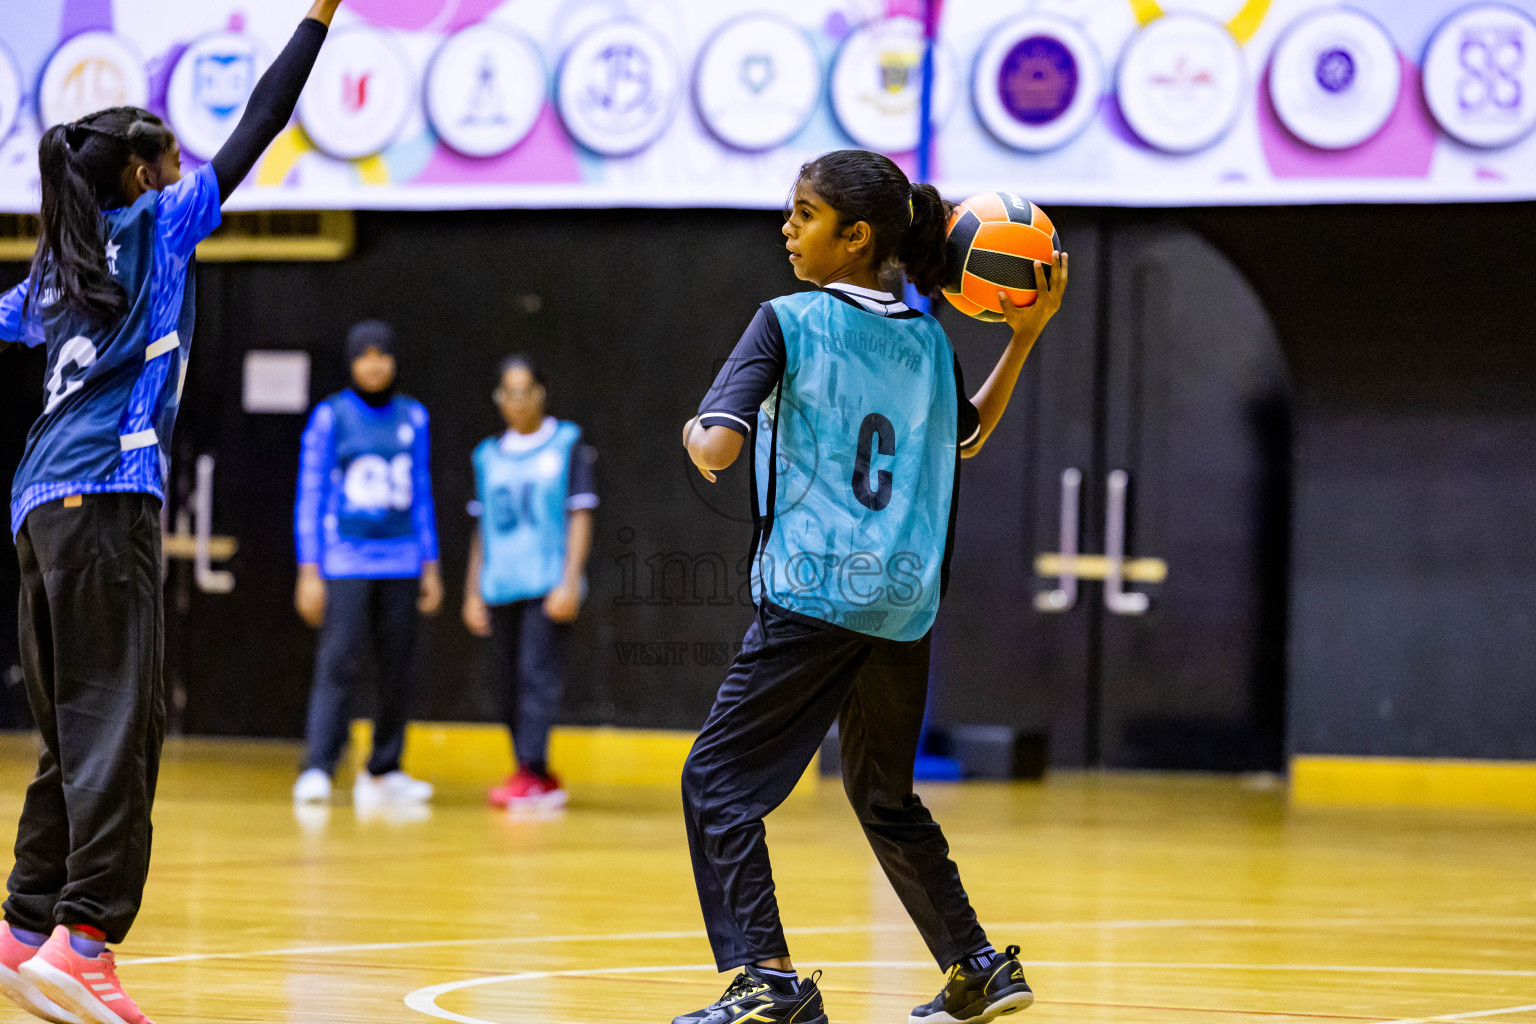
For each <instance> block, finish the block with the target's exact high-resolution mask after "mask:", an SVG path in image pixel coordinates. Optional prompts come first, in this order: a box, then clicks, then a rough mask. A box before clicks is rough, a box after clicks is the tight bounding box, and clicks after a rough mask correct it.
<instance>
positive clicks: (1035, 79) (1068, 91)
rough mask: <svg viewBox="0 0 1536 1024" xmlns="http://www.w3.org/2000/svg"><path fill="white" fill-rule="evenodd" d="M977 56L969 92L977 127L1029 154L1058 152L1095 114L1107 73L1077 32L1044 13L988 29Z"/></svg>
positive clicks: (1090, 44)
mask: <svg viewBox="0 0 1536 1024" xmlns="http://www.w3.org/2000/svg"><path fill="white" fill-rule="evenodd" d="M989 36H990V38H989V41H988V42H987V44H986V46H985V47H984V48H983V49H982V51H981V53H980V54H979V55H977V57H976V71H975V76H974V78H973V79H972V82H971V91H972V94H973V99H974V102H975V104H976V113H977V114H978V115H979V116H980V117H981V123H982V124H984V125H986V126H987V130H988V131H990V132H991V133H992V134H993V135H995V136H996V137H997V139H998V141H999V142H1002V143H1003V144H1004V145H1007V146H1012V147H1013V148H1014V149H1018V150H1023V151H1024V152H1026V153H1040V152H1044V151H1045V150H1049V149H1055V148H1056V147H1058V146H1061V145H1064V144H1065V143H1067V142H1068V141H1070V140H1071V139H1072V138H1073V137H1074V136H1076V135H1077V133H1078V132H1080V131H1082V130H1083V129H1084V128H1085V127H1086V126H1087V125H1088V122H1089V121H1092V120H1093V116H1094V114H1095V113H1097V112H1098V109H1099V97H1100V95H1101V94H1102V93H1103V91H1104V72H1103V69H1102V67H1101V66H1100V64H1099V57H1098V53H1097V52H1096V51H1095V50H1094V48H1093V43H1092V42H1090V41H1089V39H1088V36H1087V35H1086V34H1085V33H1084V32H1083V30H1082V29H1080V28H1078V27H1077V26H1076V25H1074V24H1072V23H1071V22H1069V21H1064V20H1062V19H1059V18H1052V17H1048V16H1031V17H1024V18H1018V19H1015V20H1013V21H1010V22H1007V23H1006V24H1003V25H1000V26H998V27H997V28H995V29H993V30H992V32H991V33H990V34H989Z"/></svg>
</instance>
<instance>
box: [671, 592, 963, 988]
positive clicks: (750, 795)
mask: <svg viewBox="0 0 1536 1024" xmlns="http://www.w3.org/2000/svg"><path fill="white" fill-rule="evenodd" d="M928 657H929V638H928V637H924V638H923V639H921V640H917V641H914V642H912V643H905V644H899V643H885V642H879V641H872V640H870V639H868V638H862V637H860V636H858V635H856V634H851V633H848V632H845V631H841V630H833V629H829V628H823V627H819V626H815V625H810V624H807V623H805V622H803V621H801V620H798V619H792V618H789V617H788V616H785V615H781V614H779V613H777V612H776V611H775V610H774V609H773V608H772V607H771V606H769V607H766V608H763V609H761V610H760V611H759V612H758V614H757V616H756V618H755V619H754V620H753V622H752V626H751V628H749V629H748V630H747V635H746V639H745V641H744V644H743V648H742V651H741V653H740V654H739V655H738V656H737V657H736V660H735V661H734V663H733V664H732V665H731V667H730V669H729V671H728V672H727V674H726V678H725V683H724V684H723V685H722V686H721V687H720V693H719V695H718V696H717V697H716V698H715V706H714V708H713V710H711V711H710V713H709V718H708V720H707V721H705V723H704V728H703V731H701V732H700V733H699V737H698V739H697V740H695V741H694V744H693V749H692V750H691V751H690V752H689V754H688V760H687V762H686V764H685V765H684V768H683V810H684V815H685V817H686V821H687V828H688V848H689V850H690V851H691V853H692V854H693V876H694V882H695V884H696V885H697V886H698V890H699V904H700V907H701V908H702V909H703V911H704V925H705V928H706V930H707V931H708V933H709V942H710V945H711V946H712V947H713V949H714V954H715V963H716V965H717V966H718V967H719V969H720V970H722V971H728V970H730V969H731V968H733V967H739V966H741V965H742V964H748V963H756V962H758V961H760V960H767V959H771V958H773V957H779V956H787V955H788V947H787V946H786V944H785V941H784V930H783V928H782V926H781V925H780V923H779V907H778V901H777V900H776V899H775V898H774V887H773V871H772V868H771V867H770V865H769V862H768V845H767V841H766V838H765V835H766V833H765V830H764V827H763V818H764V817H765V816H766V815H767V814H768V813H769V812H770V811H772V810H773V809H774V808H775V807H777V806H779V804H781V803H783V802H784V800H785V798H786V797H788V796H789V794H790V791H791V790H792V789H794V787H795V783H796V782H798V781H799V779H800V776H801V775H802V774H804V772H805V769H806V767H807V766H808V765H809V764H810V763H811V758H812V757H813V756H814V755H815V753H816V750H817V748H818V747H820V745H821V741H822V740H823V739H824V738H825V737H826V735H827V731H828V730H829V729H830V728H831V727H832V723H833V722H834V721H836V722H837V723H838V731H839V736H840V739H841V743H842V763H843V788H844V790H845V791H846V792H847V794H848V800H849V802H850V803H851V804H852V805H853V810H854V813H855V814H856V815H857V816H858V819H859V824H860V825H862V826H863V828H864V835H865V837H866V838H867V839H868V840H869V845H870V846H871V847H872V848H873V849H874V852H875V858H876V859H877V860H878V861H879V862H880V867H881V868H882V869H884V871H885V875H886V877H887V878H888V879H890V882H891V886H892V887H893V888H894V889H895V890H896V895H897V896H898V897H899V898H900V899H901V902H902V905H903V906H904V907H905V908H906V910H907V913H908V914H909V915H910V916H911V918H912V921H913V923H914V924H915V925H916V926H917V930H918V931H919V932H920V933H921V934H922V936H923V940H924V941H925V942H926V943H927V944H928V949H929V951H930V952H931V953H932V954H933V957H934V959H935V960H937V961H938V964H939V966H940V967H941V968H944V969H946V970H947V969H948V968H949V967H951V966H953V965H954V964H956V963H958V962H960V960H962V959H963V958H964V957H966V956H968V955H970V954H971V953H974V952H976V951H977V950H979V949H982V948H983V947H985V946H986V945H987V936H986V933H985V932H984V931H983V930H982V928H981V925H980V924H979V923H978V922H977V920H976V913H975V911H974V910H973V909H972V908H971V904H970V900H969V898H968V897H967V896H966V893H965V889H964V888H963V887H962V886H961V884H960V872H959V870H958V869H957V868H956V867H955V863H954V861H952V860H951V859H950V857H949V844H948V842H947V841H946V840H945V839H944V833H943V831H942V830H940V828H939V826H938V823H937V822H935V821H934V820H933V816H932V815H930V814H929V813H928V810H927V808H925V807H924V806H923V804H922V801H921V800H919V799H918V797H917V795H916V794H915V793H913V792H912V770H913V766H914V762H915V761H916V758H917V740H918V734H919V732H920V731H921V729H922V724H923V704H924V699H925V697H926V695H927V691H928Z"/></svg>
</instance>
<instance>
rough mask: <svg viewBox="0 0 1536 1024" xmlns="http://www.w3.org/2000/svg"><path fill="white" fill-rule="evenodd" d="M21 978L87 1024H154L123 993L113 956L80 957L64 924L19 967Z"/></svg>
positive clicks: (105, 953) (104, 953) (125, 993)
mask: <svg viewBox="0 0 1536 1024" xmlns="http://www.w3.org/2000/svg"><path fill="white" fill-rule="evenodd" d="M21 976H22V977H24V978H26V979H27V980H28V981H30V982H32V983H33V984H34V985H36V986H37V987H38V988H39V989H41V990H42V993H43V995H45V996H47V997H48V998H49V999H52V1000H53V1001H54V1002H55V1003H58V1004H59V1005H60V1006H62V1007H64V1008H65V1009H66V1010H69V1011H70V1012H72V1013H74V1014H75V1015H76V1016H78V1017H79V1018H80V1019H81V1020H82V1021H84V1022H86V1024H154V1021H152V1020H150V1019H149V1018H148V1017H146V1016H144V1014H143V1013H142V1012H140V1010H139V1007H138V1004H136V1003H135V1002H134V1001H133V999H132V998H130V997H129V995H128V993H127V992H124V991H123V985H122V982H120V981H118V980H117V964H116V963H115V962H113V959H112V954H111V953H108V952H103V953H102V954H101V956H99V957H96V958H95V959H91V958H88V957H83V956H81V955H80V954H79V953H76V952H75V950H74V947H73V946H71V945H70V944H69V929H68V928H65V927H64V926H63V925H59V926H58V927H57V928H55V929H54V930H53V936H52V937H51V938H49V940H48V941H47V942H45V943H44V944H43V948H42V949H40V950H38V951H37V955H36V956H34V957H33V958H32V959H31V960H28V961H27V962H26V963H24V964H22V965H21Z"/></svg>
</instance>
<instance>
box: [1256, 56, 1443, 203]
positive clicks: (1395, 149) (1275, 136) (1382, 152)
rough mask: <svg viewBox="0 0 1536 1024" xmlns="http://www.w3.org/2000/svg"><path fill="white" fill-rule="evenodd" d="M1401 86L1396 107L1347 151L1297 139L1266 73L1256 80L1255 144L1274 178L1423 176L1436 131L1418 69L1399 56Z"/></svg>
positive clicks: (1426, 171) (1428, 163) (1431, 158)
mask: <svg viewBox="0 0 1536 1024" xmlns="http://www.w3.org/2000/svg"><path fill="white" fill-rule="evenodd" d="M1399 60H1400V61H1401V62H1402V70H1403V88H1402V92H1401V93H1400V94H1399V96H1398V100H1397V109H1396V110H1394V111H1392V116H1391V117H1389V118H1388V119H1387V123H1386V124H1385V125H1383V126H1382V129H1381V131H1379V132H1377V133H1376V135H1375V136H1373V137H1372V138H1371V139H1370V140H1369V141H1367V142H1365V143H1363V144H1361V145H1359V146H1355V147H1354V148H1352V149H1337V150H1327V149H1316V148H1314V147H1312V146H1308V145H1307V144H1305V143H1303V142H1300V141H1298V140H1297V139H1296V137H1295V136H1294V135H1292V134H1291V133H1290V132H1289V131H1287V130H1286V128H1285V126H1284V125H1283V124H1281V122H1280V117H1279V115H1277V114H1276V113H1275V107H1274V102H1273V101H1272V100H1271V99H1270V95H1269V75H1268V73H1266V74H1265V75H1264V76H1263V77H1262V78H1261V79H1260V80H1259V83H1258V97H1257V98H1258V121H1259V144H1260V146H1262V147H1263V150H1264V161H1265V162H1266V163H1267V164H1269V170H1270V173H1272V174H1273V175H1274V176H1275V177H1277V178H1320V179H1327V178H1427V177H1429V170H1430V164H1431V163H1432V162H1433V160H1434V156H1435V140H1436V139H1437V138H1438V133H1437V131H1436V129H1435V125H1434V122H1433V120H1431V118H1430V113H1429V108H1428V107H1427V106H1425V103H1424V94H1423V92H1422V91H1421V90H1420V88H1419V69H1418V68H1417V67H1415V66H1414V64H1413V62H1412V61H1410V60H1408V58H1406V57H1402V56H1399Z"/></svg>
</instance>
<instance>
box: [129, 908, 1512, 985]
mask: <svg viewBox="0 0 1536 1024" xmlns="http://www.w3.org/2000/svg"><path fill="white" fill-rule="evenodd" d="M1422 924H1433V925H1436V926H1437V927H1440V928H1450V927H1456V926H1457V925H1461V926H1464V927H1488V926H1489V925H1498V924H1505V925H1509V926H1511V927H1513V926H1516V925H1523V924H1536V918H1531V917H1509V918H1502V917H1452V918H1446V917H1434V916H1428V917H1340V918H1317V919H1309V918H1297V919H1295V920H1291V921H1276V920H1274V919H1259V918H1244V917H1237V918H1152V919H1148V920H1125V921H1004V922H1001V923H997V924H990V925H988V927H989V928H990V929H991V930H992V931H994V932H1003V931H1045V930H1052V931H1054V930H1059V929H1065V928H1089V929H1116V930H1120V929H1124V930H1135V929H1139V928H1273V927H1277V926H1280V927H1287V928H1319V927H1355V926H1366V927H1383V926H1387V925H1422ZM910 928H911V925H908V924H889V925H871V924H851V925H812V926H806V927H800V928H786V929H784V933H785V934H786V935H853V934H865V935H869V934H878V933H882V932H906V931H908V930H910ZM705 937H706V936H705V932H704V930H703V929H701V928H696V929H692V930H681V931H651V932H584V933H580V934H573V935H505V936H488V937H481V938H473V939H416V940H411V941H404V942H359V943H348V944H345V945H333V946H289V947H284V948H281V949H252V950H229V951H225V952H222V953H183V954H180V955H176V956H148V957H137V958H134V959H131V960H119V961H118V962H117V966H119V967H152V966H155V965H157V964H184V963H199V962H202V961H205V960H245V959H248V958H250V959H254V958H257V957H261V958H267V957H286V956H313V955H317V954H320V955H324V954H332V953H377V952H389V951H394V950H404V949H451V948H453V947H455V946H493V945H529V944H544V943H556V942H653V941H661V940H665V939H702V938H705ZM1533 975H1536V972H1526V973H1524V974H1519V973H1517V974H1516V975H1515V976H1516V977H1527V976H1533Z"/></svg>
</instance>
